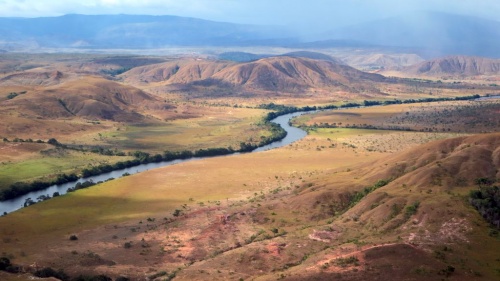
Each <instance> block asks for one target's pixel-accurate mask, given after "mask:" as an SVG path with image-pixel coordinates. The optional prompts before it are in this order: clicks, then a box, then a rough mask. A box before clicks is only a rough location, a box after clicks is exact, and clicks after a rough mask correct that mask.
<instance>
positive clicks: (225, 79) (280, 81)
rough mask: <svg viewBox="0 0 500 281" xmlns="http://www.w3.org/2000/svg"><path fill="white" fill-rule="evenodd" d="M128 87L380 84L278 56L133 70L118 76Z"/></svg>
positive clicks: (283, 88)
mask: <svg viewBox="0 0 500 281" xmlns="http://www.w3.org/2000/svg"><path fill="white" fill-rule="evenodd" d="M120 77H122V78H123V79H124V80H125V81H126V82H128V83H131V84H132V85H139V84H147V83H160V84H161V85H171V86H178V87H182V89H184V90H186V91H189V90H195V89H193V88H192V87H194V88H196V87H202V88H203V89H204V90H206V88H207V87H208V88H211V87H215V88H224V89H226V90H227V89H233V90H238V91H239V92H252V93H256V92H260V91H272V92H276V91H279V92H301V91H304V90H308V89H314V88H330V89H344V90H346V89H350V88H351V87H355V86H357V85H359V84H360V83H365V82H375V81H383V80H384V79H385V78H384V77H383V76H381V75H378V74H370V73H366V72H362V71H359V70H356V69H354V68H352V67H350V66H347V65H343V64H339V63H337V62H335V61H325V60H315V59H309V58H302V57H289V56H278V57H269V58H264V59H260V60H257V61H252V62H244V63H236V62H227V61H207V60H200V59H184V60H181V61H176V62H169V63H163V64H156V65H148V66H143V67H137V68H134V69H132V70H131V71H128V72H126V73H124V74H123V75H121V76H120Z"/></svg>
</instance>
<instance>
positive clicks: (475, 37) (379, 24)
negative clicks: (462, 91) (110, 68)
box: [0, 12, 500, 57]
mask: <svg viewBox="0 0 500 281" xmlns="http://www.w3.org/2000/svg"><path fill="white" fill-rule="evenodd" d="M23 46H24V47H30V48H31V49H33V50H36V49H38V48H87V49H89V48H90V49H98V48H120V49H139V48H165V47H172V46H198V47H202V46H207V47H208V46H211V47H214V46H219V47H228V46H233V47H234V46H280V47H287V48H305V49H309V48H310V49H321V48H350V47H351V48H363V49H367V48H368V49H370V48H390V49H391V50H393V51H395V52H404V53H417V54H420V55H424V56H427V57H429V56H431V57H435V56H442V55H456V54H460V55H475V56H488V57H500V54H499V52H498V49H500V48H499V47H500V22H498V21H494V20H485V19H481V18H476V17H471V16H462V15H452V14H445V13H437V12H421V13H413V14H408V15H401V16H400V17H394V18H389V19H381V20H377V21H373V22H368V23H362V24H358V25H352V26H348V27H343V28H336V29H334V30H332V31H330V32H327V33H323V34H320V35H317V36H315V37H314V39H301V36H300V34H299V33H298V31H294V30H292V29H289V28H285V27H280V26H265V25H243V24H233V23H225V22H214V21H208V20H202V19H196V18H185V17H177V16H141V15H78V14H72V15H65V16H59V17H45V18H0V49H4V50H9V51H15V50H17V49H19V48H22V47H23Z"/></svg>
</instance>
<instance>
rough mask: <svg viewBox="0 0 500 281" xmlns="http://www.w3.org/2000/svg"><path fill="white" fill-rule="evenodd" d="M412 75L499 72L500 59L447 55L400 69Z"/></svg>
mask: <svg viewBox="0 0 500 281" xmlns="http://www.w3.org/2000/svg"><path fill="white" fill-rule="evenodd" d="M401 71H402V72H403V73H406V74H412V75H427V76H433V75H455V76H477V75H498V74H500V59H489V58H482V57H469V56H449V57H444V58H438V59H433V60H428V61H424V62H421V63H417V64H414V65H411V66H408V67H405V68H403V69H401Z"/></svg>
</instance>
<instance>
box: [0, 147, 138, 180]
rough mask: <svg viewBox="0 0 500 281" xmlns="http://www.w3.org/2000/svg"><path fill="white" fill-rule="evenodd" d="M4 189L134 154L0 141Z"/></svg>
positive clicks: (111, 161) (115, 160)
mask: <svg viewBox="0 0 500 281" xmlns="http://www.w3.org/2000/svg"><path fill="white" fill-rule="evenodd" d="M0 149H2V155H4V158H3V160H4V161H2V162H1V164H0V189H1V188H6V187H8V186H9V185H11V184H13V183H15V182H21V181H27V182H31V181H34V180H42V181H46V180H52V179H54V178H55V177H56V176H57V175H58V174H63V173H65V174H70V173H75V172H76V173H79V172H80V171H81V170H82V169H83V168H85V167H87V165H99V164H113V163H116V162H118V161H126V160H129V159H132V157H127V156H125V157H118V156H105V155H99V154H95V153H90V152H87V153H86V152H79V151H73V150H67V149H62V148H55V147H53V146H52V145H48V144H29V143H5V142H4V143H0Z"/></svg>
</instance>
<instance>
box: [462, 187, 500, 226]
mask: <svg viewBox="0 0 500 281" xmlns="http://www.w3.org/2000/svg"><path fill="white" fill-rule="evenodd" d="M476 183H477V184H478V186H479V189H476V190H472V191H471V192H470V194H469V202H470V203H471V204H472V206H474V208H476V209H477V211H478V212H479V213H480V214H481V216H483V218H484V219H485V220H486V221H488V222H489V223H491V224H492V225H494V226H495V227H496V228H498V229H500V188H499V187H498V186H496V185H492V184H493V181H492V180H489V179H487V178H479V179H477V180H476Z"/></svg>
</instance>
